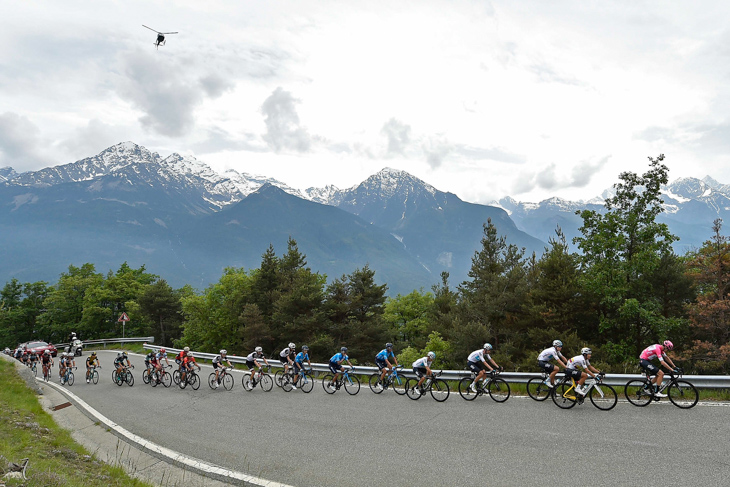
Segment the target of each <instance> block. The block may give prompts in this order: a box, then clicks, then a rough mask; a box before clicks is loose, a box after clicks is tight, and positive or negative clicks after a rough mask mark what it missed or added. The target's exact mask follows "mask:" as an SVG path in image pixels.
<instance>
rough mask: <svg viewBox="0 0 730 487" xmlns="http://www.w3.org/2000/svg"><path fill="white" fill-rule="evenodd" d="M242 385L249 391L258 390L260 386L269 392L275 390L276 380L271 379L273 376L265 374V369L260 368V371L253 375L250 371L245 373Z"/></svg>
mask: <svg viewBox="0 0 730 487" xmlns="http://www.w3.org/2000/svg"><path fill="white" fill-rule="evenodd" d="M266 370H267V371H270V370H271V367H268V368H267V369H266ZM241 384H242V385H243V388H244V389H245V390H247V391H252V390H254V389H255V388H256V386H260V387H261V389H263V390H264V391H266V392H269V391H271V389H273V388H274V379H272V378H271V375H269V374H268V373H266V372H264V371H263V368H259V369H258V370H255V371H254V372H253V374H251V372H250V371H249V372H244V373H243V378H242V379H241Z"/></svg>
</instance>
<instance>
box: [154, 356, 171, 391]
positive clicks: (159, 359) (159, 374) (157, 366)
mask: <svg viewBox="0 0 730 487" xmlns="http://www.w3.org/2000/svg"><path fill="white" fill-rule="evenodd" d="M163 359H164V360H165V363H166V364H167V366H168V367H169V366H170V362H169V361H168V360H167V350H165V349H164V348H161V349H159V350H158V351H157V353H156V354H155V360H156V361H155V370H156V371H157V383H158V384H159V382H160V380H161V379H162V376H163V374H164V372H163V370H162V360H163Z"/></svg>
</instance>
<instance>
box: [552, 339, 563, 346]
mask: <svg viewBox="0 0 730 487" xmlns="http://www.w3.org/2000/svg"><path fill="white" fill-rule="evenodd" d="M562 346H563V342H561V341H560V340H553V347H562Z"/></svg>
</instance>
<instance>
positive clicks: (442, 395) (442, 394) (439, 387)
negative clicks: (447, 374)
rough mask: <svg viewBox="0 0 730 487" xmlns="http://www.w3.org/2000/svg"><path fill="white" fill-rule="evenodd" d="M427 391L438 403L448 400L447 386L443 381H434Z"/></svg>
mask: <svg viewBox="0 0 730 487" xmlns="http://www.w3.org/2000/svg"><path fill="white" fill-rule="evenodd" d="M428 389H429V390H430V391H431V397H432V398H434V399H435V400H436V401H438V402H444V401H445V400H447V399H448V398H449V385H448V384H447V383H446V381H445V380H441V379H434V380H433V382H431V387H429V388H428Z"/></svg>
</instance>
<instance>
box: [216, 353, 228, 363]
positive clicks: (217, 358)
mask: <svg viewBox="0 0 730 487" xmlns="http://www.w3.org/2000/svg"><path fill="white" fill-rule="evenodd" d="M223 362H228V358H227V357H226V358H223V356H222V355H216V356H215V358H214V359H213V363H214V364H222V363H223Z"/></svg>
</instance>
